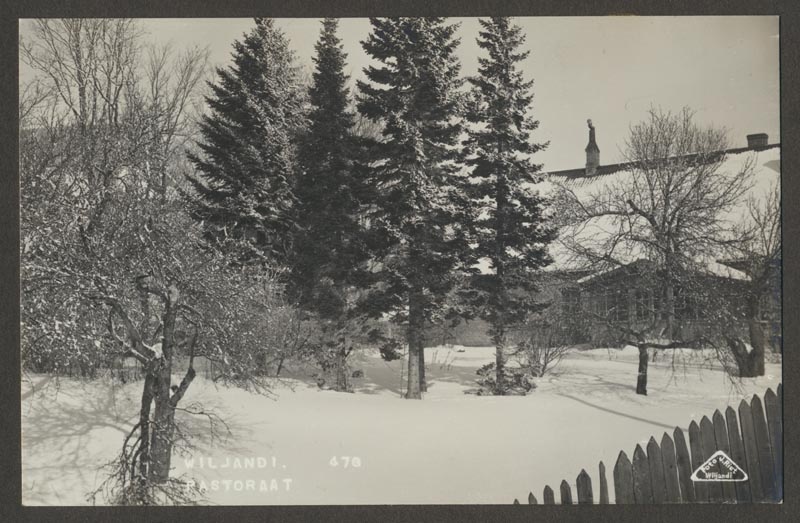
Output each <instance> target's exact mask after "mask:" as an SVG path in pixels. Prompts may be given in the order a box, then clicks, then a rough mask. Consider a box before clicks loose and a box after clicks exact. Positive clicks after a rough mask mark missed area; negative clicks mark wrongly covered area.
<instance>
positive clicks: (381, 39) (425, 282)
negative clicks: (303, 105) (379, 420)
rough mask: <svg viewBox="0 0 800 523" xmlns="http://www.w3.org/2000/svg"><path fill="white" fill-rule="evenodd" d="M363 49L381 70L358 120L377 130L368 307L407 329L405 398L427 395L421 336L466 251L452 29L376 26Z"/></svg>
mask: <svg viewBox="0 0 800 523" xmlns="http://www.w3.org/2000/svg"><path fill="white" fill-rule="evenodd" d="M370 22H371V24H372V32H371V33H370V35H369V37H368V38H367V39H366V40H365V41H363V42H362V45H363V47H364V49H365V50H366V51H367V53H368V54H369V55H370V56H371V57H372V58H373V59H374V60H376V61H377V62H378V64H377V65H374V66H369V67H367V68H365V70H364V73H365V75H366V77H367V79H368V82H358V88H359V91H360V96H359V100H358V109H359V111H361V113H362V114H363V115H364V116H365V117H367V118H369V119H371V120H373V121H380V122H381V123H382V124H383V137H382V140H380V141H379V142H378V143H376V144H375V146H374V147H372V148H371V151H372V157H371V158H370V160H371V161H370V173H371V183H372V186H373V188H374V190H375V192H376V197H375V200H374V201H372V202H371V203H372V205H371V206H370V212H369V214H368V218H369V223H370V227H371V231H372V233H373V237H372V240H373V243H372V248H373V249H374V253H375V254H376V261H377V262H378V263H376V264H375V265H374V271H375V274H376V275H377V276H378V280H379V284H378V285H375V286H373V288H372V289H370V291H371V292H370V293H369V295H368V300H367V303H368V305H369V307H370V308H371V312H372V313H373V314H376V315H377V314H380V313H384V312H386V313H389V315H390V316H391V317H392V319H393V321H394V322H395V323H398V324H400V325H403V326H404V327H405V328H406V341H407V343H408V349H409V358H408V386H407V392H406V398H413V399H419V398H421V392H422V391H423V390H424V388H425V385H424V383H425V382H424V374H423V373H424V352H423V348H424V343H425V340H424V331H425V327H426V325H427V324H430V323H432V322H437V321H440V320H441V317H442V315H443V311H444V305H445V300H446V297H447V293H448V291H449V290H450V288H451V287H452V283H453V282H452V278H451V276H452V271H453V269H454V268H456V267H457V266H458V264H459V262H460V257H461V254H462V253H463V252H464V251H465V248H466V244H465V242H464V238H463V235H462V234H461V228H460V223H461V222H462V221H463V220H462V217H461V216H460V215H459V213H460V212H461V209H463V206H464V202H463V196H464V195H463V187H462V185H463V179H462V178H460V177H459V174H458V173H459V167H458V165H457V163H456V162H457V160H458V155H459V152H458V140H459V133H460V131H461V126H460V124H459V122H458V118H459V113H460V103H459V96H458V92H457V90H458V88H459V86H460V85H461V80H460V78H459V71H460V64H459V62H458V59H457V57H456V56H455V54H454V51H455V49H456V47H457V45H458V39H456V38H454V32H455V30H456V28H457V26H456V25H452V24H450V25H449V24H447V23H446V21H445V20H444V19H443V18H372V19H370Z"/></svg>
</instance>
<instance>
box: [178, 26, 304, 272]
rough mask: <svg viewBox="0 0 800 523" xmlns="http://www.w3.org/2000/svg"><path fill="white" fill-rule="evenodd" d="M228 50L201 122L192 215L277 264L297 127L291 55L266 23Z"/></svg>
mask: <svg viewBox="0 0 800 523" xmlns="http://www.w3.org/2000/svg"><path fill="white" fill-rule="evenodd" d="M255 24H256V25H255V27H254V28H253V29H252V30H251V31H250V32H249V33H248V34H246V35H245V36H244V39H243V40H242V41H238V40H237V41H235V42H234V44H233V48H234V52H233V64H232V65H231V66H229V67H227V68H225V69H221V68H220V69H217V82H216V83H209V86H210V88H211V91H212V93H211V96H208V97H206V102H207V104H208V107H209V109H210V111H209V113H208V114H206V115H204V116H203V118H202V121H201V123H200V132H201V135H202V139H201V140H200V142H199V143H198V147H199V150H200V154H190V155H189V157H190V159H191V160H192V162H193V163H194V165H195V167H196V169H197V172H196V173H195V174H192V175H189V176H188V179H189V181H190V182H191V185H192V187H193V188H194V190H195V194H194V195H193V198H192V200H193V204H194V208H193V214H194V216H195V217H196V218H197V219H198V220H202V222H203V223H204V225H205V228H206V231H207V233H208V234H209V235H210V236H212V237H214V238H216V239H218V240H220V241H222V240H225V239H234V240H238V241H239V242H242V243H244V244H245V245H246V247H247V249H246V254H245V255H246V256H253V255H254V254H259V253H260V254H266V255H268V256H270V257H272V258H278V259H281V258H282V257H283V255H284V254H285V252H286V247H287V245H290V243H291V234H292V231H293V224H292V207H293V202H294V196H293V194H292V184H293V181H294V180H293V178H294V169H295V167H294V162H295V158H294V152H293V149H294V145H293V139H294V136H295V133H296V132H297V130H298V128H300V127H301V126H302V123H303V94H302V91H301V90H300V88H299V82H298V69H297V67H296V66H295V65H294V53H293V52H292V51H291V50H290V48H289V43H288V41H287V39H286V37H285V36H284V34H283V32H282V31H280V30H279V29H278V28H277V27H275V23H274V21H273V20H272V19H269V18H256V19H255Z"/></svg>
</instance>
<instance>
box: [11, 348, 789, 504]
mask: <svg viewBox="0 0 800 523" xmlns="http://www.w3.org/2000/svg"><path fill="white" fill-rule="evenodd" d="M426 357H427V358H428V362H429V363H428V370H427V374H428V378H429V382H430V386H429V392H428V393H427V394H426V396H425V399H424V400H422V401H407V400H403V399H401V398H400V390H401V384H402V380H401V362H392V363H388V364H387V363H386V362H384V361H382V360H381V359H380V358H378V357H376V356H375V355H374V354H369V355H360V356H359V361H355V362H354V368H360V369H362V370H363V371H364V373H365V377H364V378H363V379H359V380H356V381H357V389H358V390H357V393H356V394H341V393H336V392H331V391H322V390H319V389H318V388H317V387H316V386H314V385H310V384H309V383H308V382H309V381H310V380H306V381H301V380H299V379H298V380H291V381H289V383H292V384H293V385H294V390H291V389H290V388H288V387H286V386H285V385H283V386H281V387H279V388H278V390H277V392H278V393H279V398H278V399H277V400H274V399H269V398H265V397H261V396H255V395H253V394H250V393H247V392H245V391H241V390H235V389H222V388H221V389H217V388H216V387H215V386H214V385H213V384H211V383H210V382H208V381H206V380H204V379H202V378H198V379H197V380H196V382H195V384H193V385H192V388H191V389H190V390H189V392H188V393H187V396H186V398H185V400H184V401H185V402H187V404H188V403H191V402H202V403H203V404H204V406H205V407H206V408H213V409H214V410H215V411H216V412H217V413H218V414H219V415H220V416H222V417H223V418H224V419H225V420H226V422H227V423H228V425H229V426H230V429H231V432H232V435H231V437H230V438H228V440H227V441H225V442H212V441H209V440H208V438H206V437H204V436H202V433H203V429H204V428H205V427H206V425H205V422H204V421H203V420H202V419H190V420H187V421H189V422H190V423H191V424H192V428H193V429H194V431H195V432H196V433H197V434H200V436H198V437H197V438H196V440H195V441H194V443H195V444H196V445H197V447H198V449H197V451H196V452H195V453H194V456H193V458H192V459H184V458H181V457H177V456H176V458H175V459H174V460H173V465H174V466H175V468H176V470H175V472H176V473H178V474H180V473H184V472H187V473H190V474H191V476H192V477H194V478H196V479H197V480H198V481H203V482H204V483H205V486H206V487H207V488H208V493H207V498H208V501H209V502H211V503H220V504H345V503H355V504H371V503H375V504H391V503H508V502H510V501H511V500H513V499H514V498H515V497H517V498H520V499H522V498H524V497H525V496H527V493H528V491H529V490H533V491H534V492H535V493H537V497H538V495H539V493H541V490H542V488H543V487H544V485H545V484H550V485H556V484H557V483H559V482H560V481H561V480H562V479H565V478H566V479H568V480H572V481H574V478H575V476H577V474H578V472H580V470H581V468H587V471H588V472H589V473H590V474H592V475H593V476H594V475H595V474H596V467H597V463H598V462H599V461H600V460H603V461H604V462H605V463H606V467H607V469H609V470H611V468H612V467H613V462H614V460H615V459H616V456H617V454H618V453H619V451H620V450H621V449H624V450H626V452H628V453H629V455H630V452H631V451H632V450H633V448H634V446H635V445H636V444H637V443H644V442H646V441H647V439H648V438H649V437H650V436H651V435H656V436H657V437H660V435H661V434H662V432H663V431H665V430H668V431H670V432H671V430H672V428H673V427H675V426H676V425H677V426H680V427H682V428H686V427H687V426H688V424H689V422H690V421H691V420H692V419H697V420H699V419H700V418H701V417H702V416H703V415H710V414H711V413H712V412H713V411H714V409H717V408H724V407H725V406H727V405H735V404H737V403H738V402H739V401H740V399H741V398H742V397H745V396H747V395H749V394H752V393H762V392H763V391H764V390H766V388H767V387H773V388H774V387H775V386H776V385H777V383H779V382H780V367H779V366H778V365H774V364H769V365H768V369H767V374H768V375H767V376H764V377H763V378H758V379H751V380H746V381H745V382H744V383H743V384H742V387H741V388H740V389H739V390H737V389H736V388H734V387H732V386H731V385H730V384H729V382H728V381H726V379H725V378H724V376H723V375H722V373H721V372H720V371H719V370H714V369H709V368H705V367H707V365H704V364H703V363H702V362H699V361H692V362H689V363H690V364H689V365H686V366H684V365H677V366H676V368H675V370H673V369H672V368H671V367H672V365H671V362H670V361H666V359H665V361H659V362H657V363H655V364H654V365H652V367H651V372H650V387H649V390H650V395H649V396H646V397H643V396H637V395H636V394H634V384H635V379H636V365H635V357H636V356H635V354H633V353H631V352H630V351H623V352H620V351H612V352H607V351H605V350H597V351H590V352H583V353H577V354H574V355H572V356H571V357H569V358H568V359H567V360H565V361H564V362H563V363H562V365H561V366H560V367H559V368H557V369H556V373H555V374H554V375H551V376H548V377H546V378H543V379H541V380H540V381H539V386H538V388H537V390H536V391H535V392H533V393H532V394H530V395H528V396H526V397H505V398H497V397H481V396H476V395H474V394H465V393H464V392H465V391H468V390H470V389H472V388H473V387H474V378H475V370H476V369H477V368H478V367H479V366H480V365H483V364H484V363H485V362H488V361H491V360H492V359H493V354H492V351H491V349H488V348H467V349H466V350H465V351H464V352H456V351H455V350H451V349H446V348H439V349H427V350H426ZM138 386H139V385H137V384H129V385H126V386H123V387H117V388H115V390H114V391H113V393H112V391H110V390H109V386H108V384H107V383H106V384H103V383H99V382H95V383H77V382H70V381H67V380H61V383H60V387H59V391H58V394H55V391H54V390H50V389H52V387H50V388H48V389H46V390H45V391H43V392H41V393H40V392H39V390H38V388H37V392H36V393H34V394H33V395H32V396H30V397H28V398H26V399H25V400H24V401H23V471H24V474H23V496H24V500H25V503H26V504H58V503H71V504H83V503H86V501H85V493H86V492H87V491H90V490H92V489H93V488H95V485H96V484H98V482H99V480H100V478H102V473H98V472H97V471H96V469H97V467H98V466H99V465H100V464H101V463H103V462H105V461H108V460H109V459H111V458H113V456H114V454H115V452H116V451H117V450H118V448H119V445H120V444H121V441H122V437H123V435H124V434H125V433H126V432H127V430H128V429H129V427H130V426H131V425H132V420H133V419H135V414H136V403H137V398H138V393H139V390H138V388H137V387H138ZM24 392H25V391H23V393H24ZM334 457H335V458H336V460H335V461H332V458H334ZM273 458H274V461H273ZM354 458H358V459H357V460H354ZM226 464H227V467H224V465H226ZM345 465H346V466H345ZM273 480H274V481H273ZM214 481H217V483H214ZM612 495H613V494H612Z"/></svg>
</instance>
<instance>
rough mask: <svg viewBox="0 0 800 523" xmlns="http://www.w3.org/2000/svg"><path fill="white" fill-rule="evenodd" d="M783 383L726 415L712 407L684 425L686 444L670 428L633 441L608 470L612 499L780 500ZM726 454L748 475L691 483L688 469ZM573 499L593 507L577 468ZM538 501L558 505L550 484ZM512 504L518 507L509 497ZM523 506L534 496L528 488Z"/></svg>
mask: <svg viewBox="0 0 800 523" xmlns="http://www.w3.org/2000/svg"><path fill="white" fill-rule="evenodd" d="M782 400H783V387H782V385H780V384H779V385H778V387H777V393H776V392H774V391H773V390H772V389H767V391H766V393H765V394H764V395H763V400H762V398H760V397H758V396H757V395H754V396H753V397H752V399H751V400H750V401H749V402H747V401H745V400H742V402H741V403H740V404H739V407H738V409H736V410H735V409H734V408H732V407H728V408H727V409H726V410H725V414H724V415H723V413H722V412H720V411H719V410H717V411H715V412H714V414H713V415H712V416H711V418H709V417H707V416H703V418H702V419H701V420H700V422H699V423H697V422H696V421H692V422H691V423H690V424H689V428H688V431H687V432H688V434H689V445H688V446H687V444H686V437H685V434H684V430H682V429H680V428H679V427H675V430H674V431H673V433H672V435H670V434H668V433H666V432H665V433H664V434H663V435H662V436H661V440H660V442H659V440H657V439H656V437H655V436H654V437H651V438H650V440H649V441H648V442H647V445H646V450H645V449H643V448H642V446H641V445H636V448H635V449H634V452H633V460H632V461H631V460H630V459H629V458H628V455H627V454H625V452H624V451H620V453H619V455H618V456H617V461H616V463H615V464H614V470H613V473H612V476H613V480H614V503H617V504H633V503H637V504H642V503H644V504H660V503H692V502H710V503H751V502H757V503H760V502H779V501H781V500H782V499H783V419H782V405H783V403H782ZM718 451H722V452H724V453H725V454H726V455H727V456H728V457H729V458H730V459H731V460H732V461H733V462H734V463H736V464H737V465H738V466H739V467H740V468H741V469H742V470H743V471H744V472H745V473H746V474H747V476H748V479H747V480H746V481H694V480H692V479H691V478H692V474H693V473H694V471H695V470H697V469H698V467H700V466H701V465H703V464H704V463H705V461H706V460H708V459H709V458H711V457H712V456H713V455H714V454H715V453H716V452H718ZM598 479H599V481H598V483H597V484H598V485H599V489H600V491H599V499H598V500H597V502H598V503H601V504H605V503H609V496H608V482H607V480H606V467H605V465H604V464H603V462H602V461H601V462H600V465H599V467H598ZM574 485H575V491H576V496H577V503H578V504H593V503H595V496H594V492H593V490H592V477H591V476H590V474H589V473H588V472H586V469H582V470H581V472H580V474H578V476H577V478H576V479H575V483H574ZM559 492H560V499H561V504H562V505H572V504H573V503H574V502H573V497H572V487H571V485H570V483H569V482H568V481H567V480H563V481H562V482H561V483H560V484H559ZM542 500H543V503H544V504H545V505H553V504H555V503H556V500H555V493H554V491H553V489H552V488H551V487H550V486H549V485H547V486H545V487H544V491H543V496H542ZM514 503H515V504H520V503H519V501H518V500H516V499H515V500H514ZM528 504H529V505H536V504H538V501H537V499H536V497H535V496H534V495H533V493H532V492H530V493H529V494H528Z"/></svg>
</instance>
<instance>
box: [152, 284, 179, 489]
mask: <svg viewBox="0 0 800 523" xmlns="http://www.w3.org/2000/svg"><path fill="white" fill-rule="evenodd" d="M167 294H168V296H167V299H166V303H165V307H164V316H163V320H164V330H163V333H162V338H161V352H162V355H161V360H160V361H159V362H158V365H157V367H156V369H155V373H154V380H153V381H154V387H153V388H154V393H155V397H154V399H155V404H156V408H155V413H154V415H153V424H152V436H151V440H150V446H151V448H150V457H151V467H150V474H149V478H148V479H149V480H150V481H152V482H154V483H164V482H165V481H167V479H169V469H170V462H171V460H172V443H173V436H174V433H175V423H174V420H175V407H174V406H173V405H172V404H171V402H170V392H171V390H170V387H171V386H172V349H173V345H174V343H175V315H176V310H175V301H177V295H173V294H172V291H170V292H168V293H167Z"/></svg>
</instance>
